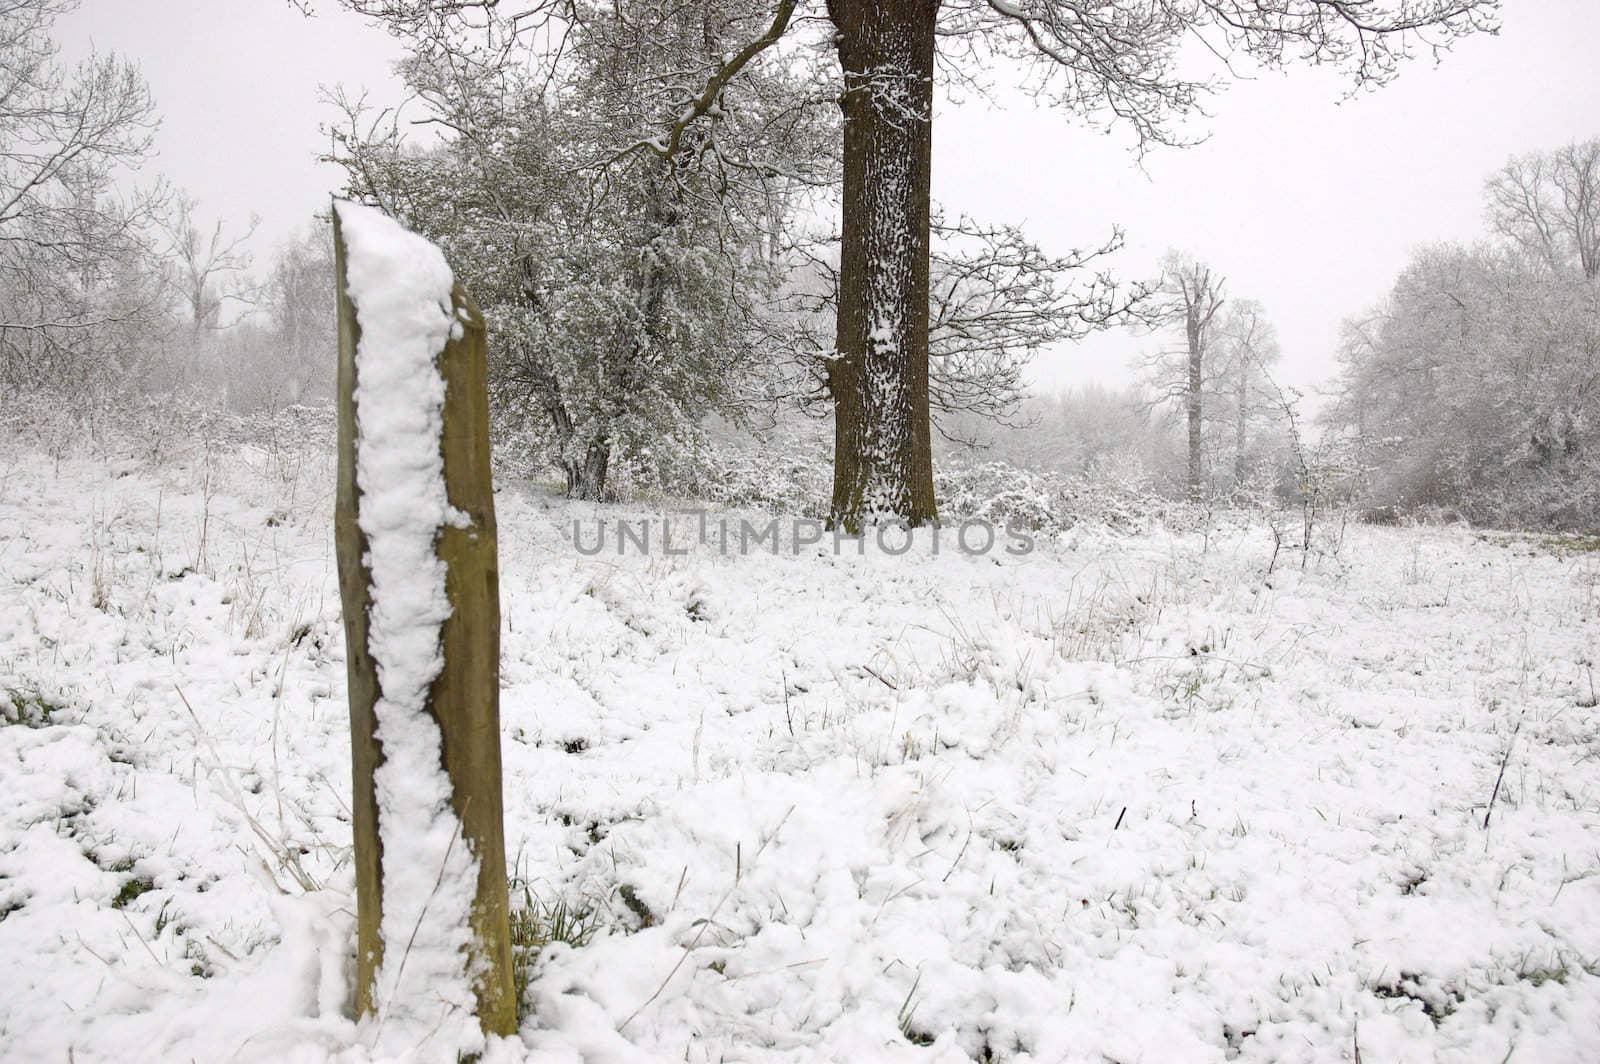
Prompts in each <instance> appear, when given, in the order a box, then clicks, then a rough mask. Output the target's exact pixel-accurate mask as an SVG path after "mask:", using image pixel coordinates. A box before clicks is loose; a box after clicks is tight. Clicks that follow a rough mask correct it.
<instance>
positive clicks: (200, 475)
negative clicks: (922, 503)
mask: <svg viewBox="0 0 1600 1064" xmlns="http://www.w3.org/2000/svg"><path fill="white" fill-rule="evenodd" d="M331 505H332V469H331V463H330V462H329V461H328V459H327V456H326V448H321V449H315V448H309V447H290V446H282V447H275V448H260V447H246V448H241V449H237V450H228V451H222V450H199V449H190V450H188V451H179V452H178V453H175V454H166V455H162V456H161V460H160V461H159V462H157V461H155V460H153V457H152V456H150V455H141V454H136V453H133V452H131V451H128V450H127V449H124V450H122V451H116V450H115V449H113V450H112V451H110V452H109V453H108V452H107V451H105V450H104V449H102V450H100V451H95V452H91V450H90V449H88V448H82V447H58V448H56V453H55V454H54V455H50V454H46V453H44V451H42V450H41V449H39V447H37V446H36V445H34V444H32V443H29V442H26V441H21V440H16V439H11V440H8V441H7V442H5V443H4V444H0V692H3V693H0V712H3V713H4V716H5V721H6V723H4V724H0V961H3V963H4V966H5V978H4V980H3V982H0V987H3V989H0V1057H3V1058H4V1059H5V1060H7V1061H12V1060H15V1061H66V1060H69V1059H70V1060H74V1061H78V1062H88V1061H98V1060H117V1061H125V1060H149V1061H188V1060H195V1061H201V1062H213V1061H228V1060H262V1061H267V1060H270V1061H278V1060H307V1061H320V1060H325V1059H330V1058H332V1059H339V1060H347V1061H358V1060H365V1059H368V1058H369V1057H370V1056H371V1054H370V1053H369V1052H368V1050H367V1049H366V1048H365V1047H366V1046H368V1045H372V1044H376V1043H377V1039H375V1038H374V1033H373V1032H372V1031H371V1030H370V1029H367V1028H364V1027H359V1026H357V1025H356V1024H354V1023H352V1022H351V1021H350V1020H348V1019H347V1018H346V1016H345V1013H344V1009H345V1007H346V998H347V996H348V988H349V978H350V976H349V972H348V960H349V955H350V953H351V951H352V948H353V947H352V941H351V938H352V932H353V919H352V915H351V911H350V909H351V905H352V900H351V896H350V889H351V874H350V869H349V861H348V847H349V842H350V827H349V822H348V813H347V801H348V798H347V792H348V788H349V765H348V741H347V721H346V716H345V710H344V705H343V699H344V662H343V646H342V638H343V637H342V631H341V625H340V621H339V612H338V608H339V607H338V592H337V585H336V580H335V570H334V562H333V551H332V538H331V527H332V521H331ZM641 512H642V511H641ZM617 513H618V511H616V510H612V509H602V510H596V509H595V508H592V507H589V508H585V507H576V506H570V505H567V504H565V503H563V502H561V501H559V500H556V499H553V498H551V497H550V496H549V495H548V494H547V493H546V492H544V491H542V490H540V489H538V488H535V487H530V486H524V485H517V484H508V485H507V486H506V487H505V489H504V490H503V491H502V493H501V494H500V496H499V522H500V530H501V539H500V549H501V556H500V560H501V592H502V599H503V610H504V633H503V640H504V663H503V682H504V692H503V699H502V715H503V725H504V737H505V740H504V759H505V779H506V810H507V824H506V834H507V839H508V848H509V851H510V852H509V857H510V862H511V864H512V866H513V867H514V868H515V869H516V872H517V875H518V876H519V877H520V879H521V880H522V881H524V882H525V883H526V884H527V889H528V892H529V894H530V895H531V896H532V897H534V898H536V899H537V900H538V901H539V902H540V903H542V904H543V905H545V906H553V905H555V904H557V903H560V902H565V903H567V904H568V905H569V906H570V907H571V908H572V909H574V910H579V911H581V910H582V909H584V908H589V909H592V910H594V912H595V914H596V917H595V918H596V920H597V922H598V924H599V926H600V930H599V931H598V933H597V934H596V935H595V937H593V938H592V939H591V940H590V941H588V942H587V944H585V945H582V946H581V947H579V948H571V947H569V946H567V945H563V944H556V945H552V946H550V947H548V948H547V949H546V950H545V951H544V952H543V954H542V956H541V957H540V960H539V962H538V965H537V968H536V970H535V971H534V973H533V976H532V981H531V987H530V992H529V1001H528V1005H529V1009H528V1018H527V1019H526V1020H525V1021H524V1024H523V1029H522V1037H521V1038H520V1039H518V1040H512V1041H504V1042H497V1043H495V1044H494V1045H493V1046H491V1049H490V1052H489V1054H488V1056H489V1059H491V1060H508V1061H510V1060H521V1059H523V1058H524V1057H526V1058H528V1059H537V1060H541V1061H542V1060H552V1061H558V1060H579V1059H582V1060H588V1061H633V1060H680V1061H681V1060H688V1061H724V1060H725V1061H734V1060H775V1059H786V1060H797V1061H799V1060H807V1061H809V1060H832V1061H867V1060H897V1059H903V1060H912V1059H917V1060H930V1061H962V1060H971V1059H977V1060H1019V1061H1020V1060H1032V1061H1096V1062H1099V1061H1116V1062H1122V1064H1132V1062H1135V1061H1147V1062H1168V1061H1184V1062H1187V1061H1208V1060H1217V1061H1220V1060H1228V1059H1239V1060H1254V1061H1300V1060H1304V1061H1335V1060H1347V1061H1348V1060H1355V1059H1356V1058H1357V1053H1358V1052H1359V1055H1360V1059H1361V1060H1363V1061H1368V1062H1398V1061H1430V1060H1449V1061H1490V1062H1498V1061H1502V1060H1510V1061H1527V1062H1536V1064H1545V1062H1563V1061H1588V1060H1594V1059H1596V1058H1597V1056H1600V709H1597V708H1596V706H1595V688H1596V685H1597V684H1600V677H1597V675H1596V674H1597V672H1600V662H1597V661H1596V658H1597V655H1600V552H1595V551H1592V550H1591V551H1583V550H1574V549H1568V548H1567V547H1564V546H1562V545H1559V544H1554V545H1553V544H1551V543H1549V542H1547V541H1543V540H1541V539H1538V538H1532V537H1513V536H1500V535H1480V534H1475V533H1473V532H1470V531H1467V530H1464V529H1451V530H1412V529H1378V528H1367V527H1357V526H1351V527H1350V528H1349V529H1348V530H1347V531H1346V532H1345V535H1344V540H1343V544H1342V549H1340V551H1339V552H1338V554H1337V555H1336V556H1334V555H1331V554H1330V555H1326V556H1315V557H1313V558H1311V559H1310V562H1309V564H1308V565H1307V566H1306V568H1305V570H1304V571H1303V572H1302V571H1301V569H1300V559H1299V557H1298V555H1291V554H1285V555H1284V556H1283V557H1280V559H1279V561H1278V567H1277V570H1276V571H1275V572H1274V573H1273V574H1272V575H1271V577H1270V578H1267V577H1266V576H1265V575H1264V574H1265V570H1266V567H1267V564H1268V559H1269V557H1270V556H1271V553H1272V541H1271V536H1270V534H1269V533H1268V532H1267V531H1266V530H1265V529H1264V528H1262V527H1260V526H1259V525H1257V526H1254V527H1250V526H1239V527H1231V528H1224V529H1220V530H1215V531H1213V532H1212V533H1211V534H1210V535H1209V536H1202V535H1200V534H1198V533H1194V532H1184V533H1180V532H1173V531H1156V532H1152V533H1149V534H1146V535H1141V536H1116V535H1112V534H1110V533H1108V532H1104V531H1099V530H1095V529H1089V528H1080V529H1078V530H1076V531H1074V532H1073V533H1071V534H1070V535H1069V536H1067V537H1065V538H1064V539H1062V540H1060V541H1053V542H1047V543H1046V542H1041V544H1040V547H1039V549H1038V550H1037V551H1035V552H1034V553H1032V554H1029V555H1026V556H1021V557H1016V556H1011V555H1007V554H1005V553H1004V552H1001V551H997V552H995V553H992V554H990V555H986V556H964V555H962V554H960V553H957V552H952V551H948V550H947V551H945V552H943V553H941V555H940V556H939V557H938V558H931V557H929V556H928V554H927V552H926V551H914V552H912V553H910V554H907V555H906V556H904V557H898V558H896V557H888V556H885V555H883V554H882V553H880V552H878V551H876V550H874V549H869V550H868V551H867V553H866V555H865V556H864V557H863V556H857V555H856V554H854V553H853V552H852V551H850V550H848V549H847V550H846V552H845V553H843V554H841V555H837V556H836V555H835V554H834V553H833V550H832V545H831V542H830V541H826V540H825V541H824V542H823V543H822V544H820V545H818V546H816V547H812V548H809V549H806V550H804V551H802V552H801V554H800V555H799V556H793V555H792V554H787V552H786V556H780V557H771V556H767V555H765V554H755V555H751V556H746V557H732V556H729V557H723V556H721V555H720V554H719V553H718V552H717V550H716V549H715V548H714V547H696V548H695V549H694V551H693V552H692V553H691V554H690V555H688V556H685V557H667V556H664V555H662V554H660V553H657V554H655V555H653V556H650V557H640V556H638V554H637V553H636V552H632V551H630V552H629V554H627V555H626V556H623V557H618V556H617V555H616V553H615V552H614V551H613V552H610V553H608V554H601V555H599V556H595V557H585V556H582V555H580V554H579V553H578V552H577V551H575V550H574V549H573V546H572V543H571V533H572V522H573V520H574V519H575V518H581V519H582V521H583V522H584V525H583V527H584V532H585V535H586V536H589V535H591V534H592V528H593V524H592V522H593V520H594V518H595V516H596V515H597V514H601V515H605V516H608V517H613V518H614V517H615V516H616V515H617ZM1502 772H1503V776H1502ZM1497 780H1498V781H1499V782H1498V799H1497V801H1496V802H1495V803H1494V806H1493V810H1492V815H1489V817H1488V821H1487V827H1485V817H1486V811H1487V810H1488V806H1489V803H1490V798H1491V795H1492V794H1494V793H1495V790H1496V786H1497ZM518 894H519V897H520V896H521V888H520V887H519V890H518ZM415 1059H418V1060H430V1059H433V1057H432V1056H430V1053H429V1050H428V1048H427V1047H426V1046H425V1045H424V1046H422V1047H420V1048H419V1050H418V1051H417V1053H416V1055H415Z"/></svg>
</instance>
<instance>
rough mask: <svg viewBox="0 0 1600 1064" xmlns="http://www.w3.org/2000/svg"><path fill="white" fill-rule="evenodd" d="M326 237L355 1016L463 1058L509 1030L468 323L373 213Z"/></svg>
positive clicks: (481, 462) (485, 445) (488, 574)
mask: <svg viewBox="0 0 1600 1064" xmlns="http://www.w3.org/2000/svg"><path fill="white" fill-rule="evenodd" d="M333 235H334V266H335V283H336V285H337V289H338V307H339V311H338V317H339V374H338V420H339V445H338V446H339V478H338V497H337V503H336V510H335V518H334V533H335V542H336V549H337V554H338V561H339V591H340V598H341V599H342V602H343V607H344V624H345V637H346V648H347V649H346V655H347V670H348V674H349V691H350V731H351V742H352V767H353V790H354V802H353V803H352V814H353V815H352V819H353V821H354V824H353V828H354V835H355V870H356V902H357V971H356V1009H357V1014H358V1015H359V1016H369V1017H372V1018H373V1020H374V1021H375V1024H374V1026H375V1029H376V1031H377V1034H376V1038H377V1039H378V1040H379V1042H380V1043H381V1044H383V1045H388V1046H391V1047H393V1048H396V1049H406V1048H415V1047H416V1046H417V1045H419V1044H421V1043H423V1042H426V1043H428V1044H429V1045H430V1047H432V1048H435V1049H443V1048H444V1047H445V1044H446V1043H450V1044H451V1048H454V1049H455V1050H456V1052H457V1053H460V1054H468V1055H470V1054H472V1053H476V1052H478V1051H480V1050H481V1048H482V1046H483V1044H484V1042H483V1035H484V1034H510V1033H512V1032H514V1031H515V1030H516V1024H517V1020H516V1004H517V1003H516V1000H515V994H514V991H513V989H512V973H511V944H510V929H509V925H508V920H509V904H508V899H507V888H506V869H505V830H504V824H503V816H502V800H501V792H500V726H499V660H500V600H499V587H498V576H497V570H496V556H495V521H494V496H493V494H492V486H491V481H490V472H489V438H488V394H487V385H486V379H485V350H486V342H485V330H484V324H483V318H482V316H481V314H480V313H479V312H478V308H477V306H476V304H474V303H473V302H472V300H471V298H470V297H469V296H468V295H467V293H466V292H465V290H463V289H462V287H461V286H460V285H459V284H456V283H455V282H454V279H453V277H452V275H451V273H450V268H449V266H448V265H447V264H446V263H445V260H444V256H443V254H442V253H441V252H440V251H439V250H438V248H436V247H434V246H433V245H432V244H430V243H429V242H427V241H426V240H424V239H423V238H421V237H419V236H417V235H416V234H413V233H410V232H408V231H407V230H405V229H404V228H402V227H401V226H400V225H399V224H398V223H396V222H394V221H392V220H390V219H389V218H387V217H386V216H384V215H383V214H382V213H380V212H378V211H377V210H375V209H373V208H370V207H362V206H359V205H356V204H350V203H344V202H335V205H334V213H333ZM474 1017H476V1022H472V1021H473V1019H474Z"/></svg>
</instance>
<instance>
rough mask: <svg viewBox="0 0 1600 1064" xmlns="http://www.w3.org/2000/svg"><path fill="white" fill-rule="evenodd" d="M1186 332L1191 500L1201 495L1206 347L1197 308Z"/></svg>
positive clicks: (1191, 312)
mask: <svg viewBox="0 0 1600 1064" xmlns="http://www.w3.org/2000/svg"><path fill="white" fill-rule="evenodd" d="M1186 325H1187V328H1186V330H1185V331H1186V332H1187V334H1188V340H1189V381H1188V388H1187V390H1186V393H1185V395H1184V405H1185V406H1186V407H1187V409H1188V414H1189V498H1191V499H1198V498H1200V494H1201V472H1202V470H1201V462H1200V418H1201V413H1202V411H1201V409H1200V385H1201V380H1202V376H1201V369H1202V366H1201V357H1202V353H1203V351H1204V347H1203V346H1202V342H1201V330H1202V329H1203V328H1204V324H1203V323H1202V322H1201V320H1200V315H1199V313H1198V311H1197V309H1196V308H1194V307H1190V308H1189V315H1188V321H1187V323H1186Z"/></svg>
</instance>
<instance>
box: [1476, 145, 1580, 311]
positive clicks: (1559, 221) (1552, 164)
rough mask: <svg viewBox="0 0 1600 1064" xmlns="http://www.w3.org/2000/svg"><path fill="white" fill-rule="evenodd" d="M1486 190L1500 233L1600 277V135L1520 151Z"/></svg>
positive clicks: (1558, 265) (1555, 262) (1555, 263)
mask: <svg viewBox="0 0 1600 1064" xmlns="http://www.w3.org/2000/svg"><path fill="white" fill-rule="evenodd" d="M1484 193H1485V197H1486V199H1487V200H1488V215H1489V224H1490V225H1491V226H1492V227H1493V228H1494V230H1495V231H1496V232H1497V233H1499V234H1500V235H1501V236H1503V237H1505V238H1506V239H1508V240H1510V241H1511V242H1512V243H1514V244H1516V245H1517V246H1518V247H1520V248H1521V249H1522V250H1523V251H1525V252H1527V253H1529V254H1531V255H1533V256H1534V257H1535V258H1537V259H1538V260H1540V261H1542V262H1544V263H1545V264H1546V265H1548V266H1550V267H1551V268H1552V269H1556V270H1564V269H1567V268H1569V267H1570V266H1571V265H1573V264H1574V263H1575V264H1576V266H1577V269H1578V270H1580V271H1581V272H1582V273H1583V276H1584V277H1586V278H1588V279H1590V280H1593V279H1594V278H1595V277H1596V276H1600V137H1596V138H1593V139H1590V140H1586V141H1583V142H1581V143H1578V142H1575V143H1572V144H1568V145H1567V146H1566V147H1564V148H1557V149H1555V150H1554V151H1542V152H1532V153H1530V154H1527V155H1520V156H1516V157H1514V158H1512V159H1511V160H1510V161H1509V162H1507V163H1506V165H1505V166H1503V167H1501V168H1500V169H1499V170H1498V171H1496V172H1495V173H1494V174H1493V176H1491V177H1490V178H1489V179H1488V181H1486V182H1485V183H1484Z"/></svg>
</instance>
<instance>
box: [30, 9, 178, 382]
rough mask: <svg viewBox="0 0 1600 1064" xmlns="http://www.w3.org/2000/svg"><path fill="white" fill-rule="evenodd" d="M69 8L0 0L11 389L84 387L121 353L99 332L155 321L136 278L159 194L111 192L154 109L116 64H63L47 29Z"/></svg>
mask: <svg viewBox="0 0 1600 1064" xmlns="http://www.w3.org/2000/svg"><path fill="white" fill-rule="evenodd" d="M76 6H77V3H76V0H0V375H3V376H4V377H5V378H7V379H9V380H10V381H11V382H12V383H13V384H16V383H22V382H23V379H24V378H27V379H28V380H31V381H33V382H37V381H40V380H44V379H47V378H51V377H55V378H62V377H70V378H71V379H73V380H78V381H81V380H82V379H84V375H85V374H87V373H89V372H91V370H92V369H94V368H95V366H96V365H98V364H99V363H100V362H103V361H105V360H106V359H108V358H109V357H110V356H111V354H112V353H113V352H112V348H113V347H116V348H125V347H127V346H128V345H127V344H126V342H125V341H126V337H118V338H116V339H115V341H112V339H111V338H110V337H109V336H108V333H110V332H111V331H113V330H115V329H117V328H119V327H121V326H124V325H127V324H130V323H135V322H140V321H145V320H148V319H149V318H151V317H153V316H155V315H156V314H158V313H159V299H158V297H157V293H156V292H155V290H154V288H153V286H150V285H148V284H146V283H145V282H146V281H147V280H148V276H149V275H148V273H147V272H146V270H147V267H148V265H149V264H148V262H147V256H148V255H149V253H150V251H151V247H150V241H149V237H148V233H147V226H148V223H149V222H150V220H151V218H152V216H153V213H154V212H155V210H156V209H157V208H158V207H159V206H160V203H161V199H162V197H161V190H160V188H159V187H156V188H153V189H148V190H145V191H142V192H135V193H133V194H131V195H128V196H121V197H119V196H117V195H115V194H114V193H113V191H112V190H113V185H114V183H115V181H116V179H117V178H118V177H120V176H122V175H123V174H125V173H127V172H130V171H132V170H136V169H137V168H138V167H139V165H140V164H141V163H142V162H144V160H145V158H146V156H147V155H148V153H149V150H150V144H151V137H152V135H153V134H154V131H155V127H156V112H155V104H154V102H153V101H152V99H151V97H150V90H149V87H148V86H147V85H146V84H145V81H144V78H143V77H142V76H141V75H140V73H139V70H138V68H137V67H135V66H134V65H133V64H131V63H128V62H125V61H124V60H122V59H119V58H117V57H116V56H109V55H108V56H99V55H95V56H91V57H90V58H88V59H86V60H84V61H83V62H81V63H79V64H78V65H77V66H76V67H72V68H68V67H64V66H62V65H61V64H60V62H59V61H58V49H57V46H56V44H55V42H54V41H53V40H52V39H51V30H52V28H53V26H54V23H55V21H56V19H57V18H59V17H60V16H61V15H63V14H65V13H66V12H69V11H71V10H72V9H74V8H75V7H76ZM123 353H124V354H125V353H126V352H123ZM91 363H94V365H91Z"/></svg>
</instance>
